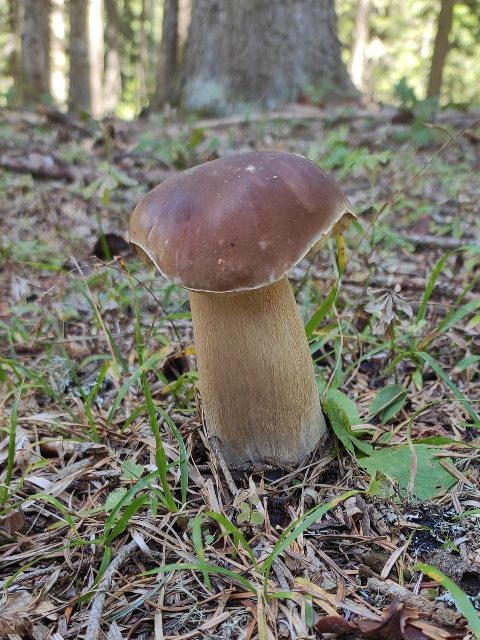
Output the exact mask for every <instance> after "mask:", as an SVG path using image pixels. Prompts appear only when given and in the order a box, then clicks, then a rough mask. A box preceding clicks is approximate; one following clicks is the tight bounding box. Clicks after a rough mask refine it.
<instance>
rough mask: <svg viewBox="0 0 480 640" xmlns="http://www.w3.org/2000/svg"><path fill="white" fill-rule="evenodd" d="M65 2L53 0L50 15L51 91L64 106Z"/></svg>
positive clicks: (65, 79)
mask: <svg viewBox="0 0 480 640" xmlns="http://www.w3.org/2000/svg"><path fill="white" fill-rule="evenodd" d="M65 18H66V16H65V2H64V0H52V8H51V14H50V23H51V38H52V41H51V54H50V58H51V68H50V89H51V92H52V97H53V99H54V100H55V102H56V103H57V104H61V105H64V104H65V103H66V101H67V77H66V68H67V55H66V50H65V46H66V37H65V34H66V25H65Z"/></svg>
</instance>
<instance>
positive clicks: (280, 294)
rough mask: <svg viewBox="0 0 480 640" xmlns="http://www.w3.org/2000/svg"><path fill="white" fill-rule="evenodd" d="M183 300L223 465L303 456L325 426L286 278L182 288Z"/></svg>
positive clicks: (293, 460)
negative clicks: (237, 288)
mask: <svg viewBox="0 0 480 640" xmlns="http://www.w3.org/2000/svg"><path fill="white" fill-rule="evenodd" d="M190 306H191V310H192V321H193V330H194V335H195V345H196V352H197V364H198V370H199V375H200V391H201V395H202V403H203V409H204V413H205V417H206V422H207V428H208V430H209V433H210V434H211V435H213V436H216V437H217V438H218V440H219V444H220V448H221V452H222V454H223V456H224V458H225V460H226V462H227V464H228V465H229V466H230V467H231V468H242V467H245V466H248V465H250V464H252V463H253V464H255V465H260V466H261V465H262V464H273V465H277V466H279V467H292V466H294V465H298V464H300V463H301V462H303V461H304V460H305V458H306V457H307V456H308V454H310V453H311V452H312V451H313V450H314V449H315V447H316V446H317V445H318V443H319V441H320V440H321V439H322V437H323V436H324V435H325V431H326V428H325V421H324V419H323V415H322V410H321V407H320V401H319V396H318V391H317V387H316V384H315V377H314V371H313V364H312V359H311V356H310V351H309V349H308V343H307V339H306V337H305V331H304V328H303V324H302V320H301V318H300V314H299V312H298V309H297V305H296V302H295V298H294V296H293V293H292V290H291V287H290V285H289V283H288V281H287V280H286V279H283V280H281V281H280V282H276V283H275V284H272V285H269V286H268V287H263V288H261V289H256V290H253V291H245V292H242V293H236V294H218V293H200V292H195V291H190Z"/></svg>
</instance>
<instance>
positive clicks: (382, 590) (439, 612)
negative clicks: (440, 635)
mask: <svg viewBox="0 0 480 640" xmlns="http://www.w3.org/2000/svg"><path fill="white" fill-rule="evenodd" d="M367 589H368V590H369V591H372V592H374V593H379V594H381V595H383V596H386V597H387V598H389V599H391V600H397V601H398V602H404V603H405V604H406V605H408V606H409V607H412V608H414V609H418V611H422V612H423V613H427V614H429V615H430V616H431V617H432V620H433V621H434V622H437V623H438V624H440V625H446V626H447V627H456V626H458V625H459V624H461V622H462V620H463V616H462V615H461V614H460V613H457V612H456V611H454V610H453V609H444V608H441V607H439V606H436V605H435V603H433V602H430V601H429V600H427V599H426V598H423V597H422V596H417V595H414V594H413V593H411V592H410V591H409V590H408V589H405V588H404V587H401V586H400V585H399V584H396V583H395V582H391V581H390V580H387V581H386V582H384V581H383V580H379V579H378V578H369V579H368V580H367Z"/></svg>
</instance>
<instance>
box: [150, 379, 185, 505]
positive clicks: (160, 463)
mask: <svg viewBox="0 0 480 640" xmlns="http://www.w3.org/2000/svg"><path fill="white" fill-rule="evenodd" d="M141 378H142V385H143V392H144V394H145V402H146V404H147V412H148V417H149V421H150V427H151V429H152V433H153V437H154V438H155V462H156V463H157V468H158V474H159V477H160V484H161V485H162V489H163V493H164V495H165V501H166V504H167V507H168V509H169V510H170V511H172V512H174V511H178V507H177V504H176V502H175V499H174V497H173V495H172V491H171V489H170V485H169V484H168V477H167V470H168V463H167V456H166V454H165V448H164V446H163V441H162V436H161V433H160V429H159V427H158V420H157V412H156V409H155V405H154V403H153V398H152V393H151V391H150V385H149V383H148V380H147V376H146V374H145V373H142V376H141Z"/></svg>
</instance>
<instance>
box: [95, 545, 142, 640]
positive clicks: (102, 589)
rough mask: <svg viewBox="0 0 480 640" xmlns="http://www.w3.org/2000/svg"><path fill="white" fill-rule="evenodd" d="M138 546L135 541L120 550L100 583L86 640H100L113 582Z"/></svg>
mask: <svg viewBox="0 0 480 640" xmlns="http://www.w3.org/2000/svg"><path fill="white" fill-rule="evenodd" d="M137 548H138V544H137V542H136V541H135V540H132V541H131V542H129V543H128V544H127V545H126V546H125V547H123V548H122V549H120V551H119V552H118V554H117V555H116V556H115V558H114V559H113V560H112V563H111V564H110V566H109V567H108V569H107V570H106V571H105V575H104V577H103V578H102V580H101V581H100V584H99V585H98V588H97V593H96V595H95V597H94V599H93V602H92V606H91V608H90V617H89V620H88V625H87V630H86V632H85V640H98V638H99V636H100V626H101V623H102V615H103V608H104V606H105V600H106V598H107V592H108V591H109V590H110V587H111V586H112V580H113V576H114V575H115V573H116V572H117V571H118V570H119V569H120V567H121V566H122V565H123V564H124V563H125V562H126V561H127V560H128V559H129V557H130V556H131V555H132V554H133V553H134V552H135V551H136V550H137Z"/></svg>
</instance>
